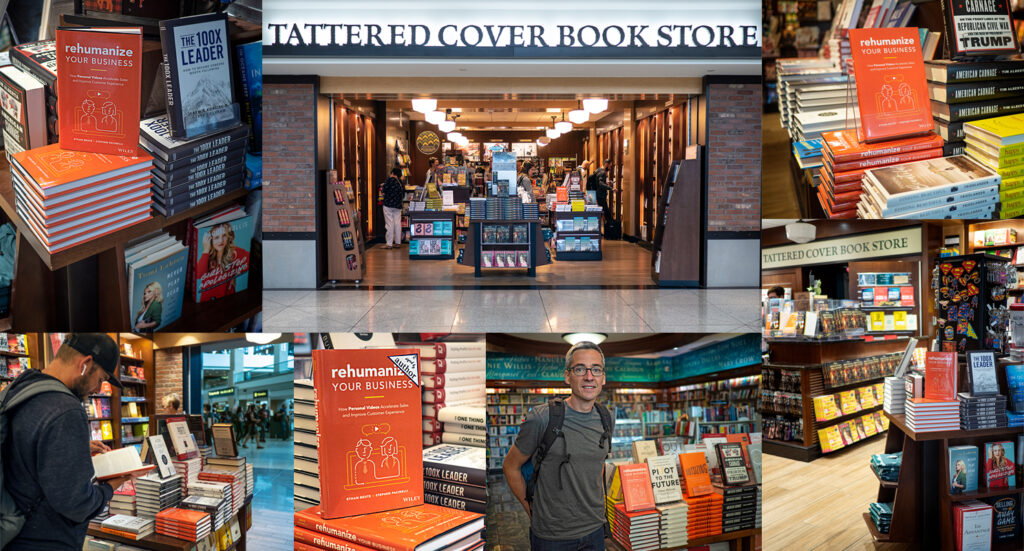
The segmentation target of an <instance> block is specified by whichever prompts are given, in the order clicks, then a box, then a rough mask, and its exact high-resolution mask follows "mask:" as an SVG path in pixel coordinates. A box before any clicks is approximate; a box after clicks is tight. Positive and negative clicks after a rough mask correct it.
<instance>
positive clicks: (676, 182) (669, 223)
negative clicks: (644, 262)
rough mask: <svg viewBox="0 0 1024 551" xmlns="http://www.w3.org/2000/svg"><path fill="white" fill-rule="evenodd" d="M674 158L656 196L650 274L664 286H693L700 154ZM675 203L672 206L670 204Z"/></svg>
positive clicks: (697, 274) (697, 246) (697, 273)
mask: <svg viewBox="0 0 1024 551" xmlns="http://www.w3.org/2000/svg"><path fill="white" fill-rule="evenodd" d="M702 149H703V148H700V147H697V154H696V157H695V158H692V159H683V160H682V161H676V162H674V163H672V165H671V166H670V167H669V168H668V169H666V172H665V184H664V185H663V186H662V195H661V197H659V199H658V203H659V204H658V215H657V216H658V220H660V221H661V224H659V225H658V226H657V228H656V230H655V233H654V239H653V245H654V250H653V254H652V255H651V278H652V279H653V280H654V281H655V283H657V284H658V285H661V286H664V287H696V286H698V285H699V284H700V263H699V262H694V259H695V258H697V257H699V256H700V254H701V252H700V250H701V227H700V225H701V222H700V220H701V217H700V212H699V208H700V204H701V199H700V198H701V191H700V185H701V184H700V174H701V166H700V165H701V161H700V159H701V155H702V153H703V150H702ZM672 205H675V208H670V207H671V206H672Z"/></svg>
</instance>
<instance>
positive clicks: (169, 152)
mask: <svg viewBox="0 0 1024 551" xmlns="http://www.w3.org/2000/svg"><path fill="white" fill-rule="evenodd" d="M139 131H140V139H141V143H142V146H143V147H144V148H145V149H146V151H149V152H150V153H152V154H153V155H154V156H155V157H156V158H157V160H158V162H159V163H160V164H158V165H157V166H158V167H159V168H160V169H161V170H162V171H163V172H165V173H166V172H171V171H174V170H178V169H180V168H181V167H183V166H190V165H191V164H194V163H197V162H202V161H205V160H206V159H208V158H210V157H211V156H214V155H220V154H223V153H226V152H228V151H234V150H235V148H237V147H238V144H244V143H245V140H246V139H247V137H248V136H249V127H247V126H245V125H244V124H238V125H235V126H232V127H229V128H225V129H223V130H221V131H219V132H215V133H213V134H209V135H205V136H200V137H198V138H190V139H188V138H175V137H173V136H172V135H171V121H170V118H169V117H168V115H167V114H166V113H164V114H160V115H157V116H155V117H152V118H148V119H145V120H143V121H141V122H139Z"/></svg>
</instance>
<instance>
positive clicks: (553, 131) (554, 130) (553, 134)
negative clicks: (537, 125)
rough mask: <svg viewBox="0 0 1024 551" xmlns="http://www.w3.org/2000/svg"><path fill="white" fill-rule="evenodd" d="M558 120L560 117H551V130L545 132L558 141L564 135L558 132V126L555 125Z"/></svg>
mask: <svg viewBox="0 0 1024 551" xmlns="http://www.w3.org/2000/svg"><path fill="white" fill-rule="evenodd" d="M556 118H558V117H551V128H548V129H547V130H545V131H544V133H545V134H547V136H548V137H549V138H551V139H552V140H557V139H558V137H559V136H561V135H562V132H561V131H560V130H558V125H556V124H555V119H556Z"/></svg>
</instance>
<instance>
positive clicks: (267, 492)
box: [239, 439, 294, 551]
mask: <svg viewBox="0 0 1024 551" xmlns="http://www.w3.org/2000/svg"><path fill="white" fill-rule="evenodd" d="M239 451H240V452H241V454H242V455H244V456H245V458H246V461H248V462H249V463H252V465H253V471H254V473H255V475H256V485H255V487H254V488H253V496H252V506H253V511H252V528H250V529H249V532H248V533H247V534H246V547H247V548H248V549H259V550H261V551H262V550H264V549H266V550H278V549H281V550H283V549H292V548H293V547H294V542H293V537H292V530H291V526H292V524H293V523H294V520H293V518H292V512H293V511H294V508H293V507H292V480H293V475H292V473H293V469H294V467H293V464H294V460H293V459H292V441H291V440H288V441H281V440H276V439H267V441H266V442H264V443H263V449H262V450H260V449H256V445H255V444H253V443H250V444H249V447H248V448H239ZM285 528H287V529H285Z"/></svg>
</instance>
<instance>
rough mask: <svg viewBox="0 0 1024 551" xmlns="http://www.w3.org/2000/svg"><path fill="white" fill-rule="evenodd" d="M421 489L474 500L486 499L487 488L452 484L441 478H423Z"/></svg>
mask: <svg viewBox="0 0 1024 551" xmlns="http://www.w3.org/2000/svg"><path fill="white" fill-rule="evenodd" d="M423 490H424V491H426V492H431V493H435V494H440V495H446V496H451V497H456V498H459V499H470V500H474V501H481V502H486V501H487V488H484V487H483V486H471V485H469V484H454V483H451V482H445V481H443V480H433V479H430V478H424V479H423Z"/></svg>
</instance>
